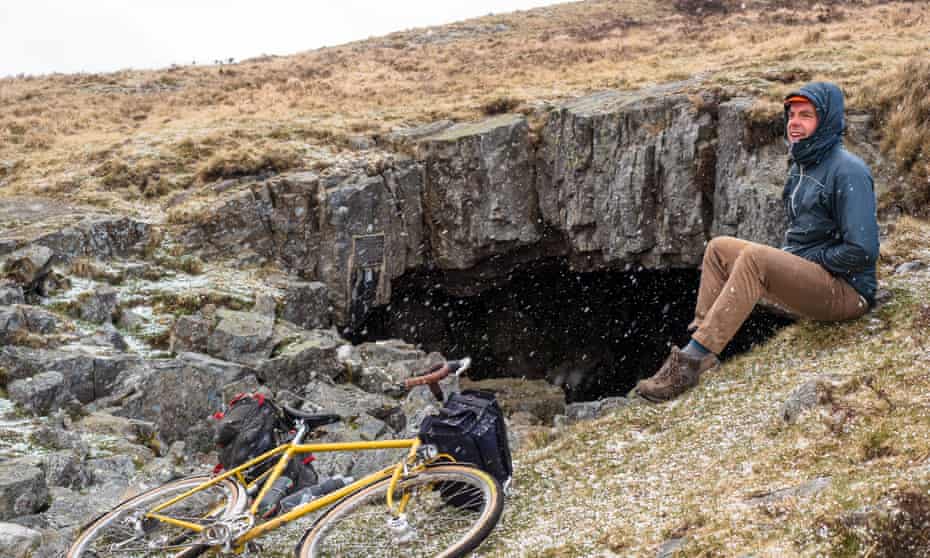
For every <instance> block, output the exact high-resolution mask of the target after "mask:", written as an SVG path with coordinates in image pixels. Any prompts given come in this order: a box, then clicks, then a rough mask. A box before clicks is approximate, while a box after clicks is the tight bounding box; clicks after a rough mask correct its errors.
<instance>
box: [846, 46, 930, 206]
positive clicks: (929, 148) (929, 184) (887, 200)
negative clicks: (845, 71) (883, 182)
mask: <svg viewBox="0 0 930 558" xmlns="http://www.w3.org/2000/svg"><path fill="white" fill-rule="evenodd" d="M928 85H930V61H928V60H927V58H926V54H924V55H923V56H920V57H914V58H911V59H909V60H907V61H906V62H905V63H903V64H901V65H900V66H899V67H897V68H895V69H894V70H893V71H892V72H890V73H889V75H887V76H885V77H884V79H881V80H876V81H874V82H872V83H870V84H868V86H866V87H865V88H863V91H862V93H861V96H862V100H863V102H867V101H871V103H872V104H873V106H874V111H875V112H876V114H877V116H878V117H879V119H880V126H881V128H882V130H883V132H884V135H883V138H882V144H881V147H882V151H883V152H885V153H886V154H887V155H889V156H890V157H891V158H892V160H893V161H894V164H895V166H896V167H897V170H898V172H900V173H901V174H902V175H904V176H906V177H908V181H907V182H903V181H902V182H896V183H894V184H892V185H891V188H889V190H888V191H887V192H886V193H885V196H884V198H883V200H882V201H883V203H884V204H885V205H886V206H887V205H892V204H894V205H899V206H901V207H903V208H904V209H905V210H907V211H908V212H910V213H916V214H922V215H930V95H928V94H927V87H928Z"/></svg>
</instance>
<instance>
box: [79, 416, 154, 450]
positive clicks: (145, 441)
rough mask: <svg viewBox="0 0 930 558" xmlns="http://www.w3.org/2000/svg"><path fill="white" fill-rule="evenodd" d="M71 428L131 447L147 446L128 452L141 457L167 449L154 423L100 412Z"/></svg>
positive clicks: (82, 419)
mask: <svg viewBox="0 0 930 558" xmlns="http://www.w3.org/2000/svg"><path fill="white" fill-rule="evenodd" d="M71 428H72V429H73V431H74V432H77V433H80V434H86V435H91V436H96V437H100V436H105V437H112V438H115V439H117V440H120V441H121V442H125V443H127V444H129V445H133V446H145V447H144V448H141V447H140V448H133V449H132V450H131V451H128V452H127V453H130V454H135V455H139V456H144V455H145V454H146V453H151V452H156V453H160V452H162V451H163V449H162V448H165V447H166V444H165V443H164V441H163V440H162V439H161V438H160V437H159V433H158V429H157V427H156V425H155V424H154V423H152V422H148V421H144V420H138V419H130V418H126V417H119V416H114V415H111V414H109V413H105V412H100V411H95V412H91V413H89V414H87V415H85V416H83V417H81V419H80V420H79V421H77V422H75V423H74V424H73V425H72V426H71Z"/></svg>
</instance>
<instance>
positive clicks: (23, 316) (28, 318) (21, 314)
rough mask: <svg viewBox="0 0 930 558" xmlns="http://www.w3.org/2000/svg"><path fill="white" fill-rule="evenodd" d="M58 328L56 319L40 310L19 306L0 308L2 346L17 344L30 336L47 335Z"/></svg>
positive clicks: (0, 338) (33, 307)
mask: <svg viewBox="0 0 930 558" xmlns="http://www.w3.org/2000/svg"><path fill="white" fill-rule="evenodd" d="M58 327H59V321H58V317H57V316H55V315H54V314H52V313H51V312H48V311H46V310H44V309H42V308H38V307H35V306H27V305H19V304H18V305H14V306H0V342H2V343H4V344H9V345H14V344H18V343H20V342H22V341H23V340H24V339H28V338H29V337H30V334H36V335H48V334H51V333H54V332H55V330H57V329H58Z"/></svg>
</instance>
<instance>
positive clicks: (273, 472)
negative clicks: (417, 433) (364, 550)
mask: <svg viewBox="0 0 930 558" xmlns="http://www.w3.org/2000/svg"><path fill="white" fill-rule="evenodd" d="M303 434H305V430H303V427H301V428H300V429H298V433H297V435H296V436H295V437H294V440H292V441H291V442H289V443H287V444H282V445H280V446H278V447H276V448H274V449H273V450H270V451H268V452H266V453H263V454H262V455H259V456H258V457H256V458H254V459H252V460H250V461H247V462H245V463H243V464H241V465H239V466H238V467H236V468H234V469H230V470H229V471H226V472H225V473H222V474H220V475H217V476H216V477H214V478H212V479H210V480H209V481H207V482H205V483H203V484H201V485H199V486H197V487H195V488H192V489H191V490H189V491H187V492H185V493H183V494H180V495H178V496H176V497H174V498H172V499H170V500H168V501H166V502H163V503H161V504H159V505H158V506H156V507H154V508H152V509H151V510H150V511H149V512H147V513H146V517H147V518H151V519H155V520H158V521H162V522H165V523H169V524H171V525H175V526H178V527H183V528H185V529H189V530H191V531H194V532H197V533H200V532H202V531H204V530H205V529H206V528H207V526H205V525H200V524H197V523H192V522H189V521H184V520H180V519H176V518H173V517H169V516H166V515H162V514H160V513H159V512H160V511H161V510H163V509H165V508H167V507H170V506H172V505H174V504H175V503H177V502H179V501H181V500H184V499H185V498H188V497H190V496H191V495H193V494H196V493H197V492H200V491H202V490H205V489H207V488H209V487H211V486H213V485H215V484H217V483H219V482H221V481H223V480H225V479H228V478H230V477H235V478H236V479H237V480H238V481H239V482H240V483H242V484H243V485H244V486H245V487H246V490H247V491H248V492H249V493H251V492H252V491H253V490H254V489H255V487H257V486H258V485H259V483H261V484H262V487H261V490H259V493H258V495H257V496H256V497H255V499H254V501H253V502H252V505H251V507H250V508H249V512H250V513H251V515H252V516H253V517H255V516H257V514H258V506H259V503H260V502H261V501H262V499H263V498H264V497H265V494H266V493H267V492H268V490H269V489H270V488H271V485H272V484H274V482H275V481H276V480H277V479H278V478H280V477H281V475H282V474H283V473H284V471H285V469H286V468H287V465H288V463H289V462H290V460H291V459H293V458H294V456H298V455H304V454H308V453H324V452H334V451H368V450H377V449H409V451H408V453H407V456H406V457H405V458H404V459H403V460H401V461H399V462H398V463H395V464H393V465H390V466H388V467H385V468H384V469H381V470H380V471H376V472H374V473H371V474H369V475H367V476H365V477H363V478H361V479H359V480H357V481H355V482H353V483H352V484H349V485H346V486H344V487H342V488H340V489H338V490H335V491H333V492H331V493H329V494H326V495H324V496H321V497H319V498H315V499H314V500H312V501H310V502H307V503H306V504H303V505H301V506H298V507H296V508H294V509H293V510H291V511H289V512H287V513H285V514H283V515H279V516H276V517H274V518H273V519H269V520H268V521H265V522H263V523H259V524H258V525H255V526H253V527H251V528H250V529H249V530H248V531H246V532H245V533H243V534H241V535H240V536H239V537H238V538H236V540H235V541H234V542H233V546H234V547H235V548H239V547H241V546H242V545H244V544H245V543H247V542H249V541H251V540H253V539H255V538H257V537H259V536H261V535H263V534H265V533H267V532H268V531H272V530H274V529H276V528H278V527H279V526H281V525H283V524H285V523H288V522H290V521H293V520H295V519H299V518H300V517H302V516H304V515H307V514H309V513H313V512H315V511H317V510H319V509H321V508H324V507H326V506H328V505H330V504H332V503H334V502H337V501H339V500H341V499H342V498H345V497H346V496H348V495H349V494H351V493H353V492H355V491H356V490H360V489H362V488H365V487H367V486H371V485H373V484H374V483H376V482H378V481H380V480H383V479H385V478H388V477H390V478H391V488H390V489H389V490H388V493H387V507H388V509H389V510H390V511H391V513H392V514H394V515H395V517H396V516H397V515H399V514H400V513H403V510H404V506H405V505H406V498H403V499H402V501H401V502H400V503H399V505H398V506H397V509H396V510H395V509H394V502H393V492H394V485H395V484H396V483H397V482H398V481H399V480H400V478H401V476H402V475H404V474H407V473H409V472H411V471H413V472H415V471H418V470H420V469H422V468H423V467H424V466H425V465H426V463H425V462H421V463H418V459H417V450H418V449H419V448H420V446H421V442H420V439H419V438H409V439H404V440H383V441H373V442H344V443H320V444H303V443H300V442H301V440H302V438H303ZM278 454H282V455H281V457H280V458H279V459H278V461H277V463H275V465H274V466H273V467H272V468H271V469H270V470H269V471H270V472H269V471H266V472H264V473H262V474H261V475H259V477H258V478H256V479H255V480H253V481H251V482H246V480H245V475H244V473H245V471H247V470H248V469H250V468H252V467H254V466H255V465H258V464H259V463H262V462H264V461H266V460H268V459H271V458H273V457H275V456H276V455H278Z"/></svg>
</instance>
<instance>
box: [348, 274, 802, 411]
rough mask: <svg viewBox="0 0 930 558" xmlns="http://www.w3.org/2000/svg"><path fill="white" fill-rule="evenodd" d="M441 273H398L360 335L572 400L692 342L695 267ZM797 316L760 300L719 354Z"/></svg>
mask: <svg viewBox="0 0 930 558" xmlns="http://www.w3.org/2000/svg"><path fill="white" fill-rule="evenodd" d="M448 279H449V277H447V276H445V274H443V273H420V274H413V275H408V276H404V277H402V278H400V279H399V280H396V281H395V283H394V287H395V288H394V290H393V294H392V296H391V303H390V304H389V305H386V306H380V307H376V308H374V309H373V311H372V312H371V313H369V315H368V317H367V319H365V321H364V322H362V324H361V325H360V326H359V327H358V328H356V329H355V330H354V331H353V332H351V333H350V338H351V339H352V341H353V342H362V341H374V340H379V339H389V338H400V339H404V340H406V341H408V342H412V343H416V344H418V345H420V346H422V347H423V348H424V349H425V350H428V351H439V352H441V353H442V354H443V355H446V356H447V357H448V358H461V357H464V356H471V357H472V359H473V360H474V368H473V372H472V373H471V374H470V376H471V377H472V378H473V379H483V378H489V377H526V378H529V379H542V378H544V379H546V380H548V381H549V382H551V383H554V384H556V385H559V386H561V387H562V388H563V389H564V390H565V393H566V398H567V400H568V401H569V402H573V401H587V400H595V399H599V398H603V397H609V396H615V395H625V394H626V393H627V392H628V391H629V390H630V389H631V388H632V387H633V386H634V385H635V384H636V382H637V381H638V380H639V379H640V378H643V377H646V376H649V375H651V374H652V373H653V372H655V370H657V369H658V367H659V366H660V365H661V363H662V361H663V360H664V358H665V357H666V355H667V354H668V351H669V348H670V346H671V345H672V344H679V345H680V344H682V343H685V342H687V340H688V334H687V332H686V331H685V328H686V327H687V325H688V323H690V321H691V319H692V317H693V311H694V304H695V300H696V297H697V289H698V283H699V280H700V275H699V272H698V270H696V269H665V270H649V269H629V270H624V271H596V272H578V271H574V270H572V269H571V268H570V266H569V264H568V263H567V262H566V261H564V260H562V259H550V260H544V261H537V262H534V263H533V264H532V265H526V266H522V267H520V268H518V269H516V270H514V271H513V272H511V273H510V274H509V276H508V278H507V279H508V280H507V281H506V282H504V283H503V284H502V285H499V286H495V287H492V288H488V289H486V290H484V291H482V292H480V293H479V294H477V295H475V296H467V297H462V296H453V295H451V294H449V293H448V292H447V291H446V290H445V289H444V288H443V285H444V284H448V283H447V280H448ZM787 323H789V320H788V319H786V318H784V317H780V316H777V315H775V314H773V313H771V312H768V311H766V310H763V309H761V308H758V307H757V308H756V310H755V311H753V313H752V315H751V316H750V318H749V320H747V321H746V323H745V324H743V327H742V328H741V329H740V331H739V333H738V334H737V336H736V337H735V338H734V340H733V341H732V342H731V343H730V345H729V346H728V347H727V349H726V350H725V351H724V353H723V355H721V357H722V358H723V359H726V358H728V357H730V356H732V355H734V354H736V353H739V352H743V351H745V350H747V349H748V348H749V347H751V346H752V345H753V344H755V343H758V342H760V341H763V340H764V339H766V338H768V337H769V336H771V335H772V334H773V333H774V332H775V331H776V330H777V329H778V328H779V327H781V326H783V325H785V324H787Z"/></svg>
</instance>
